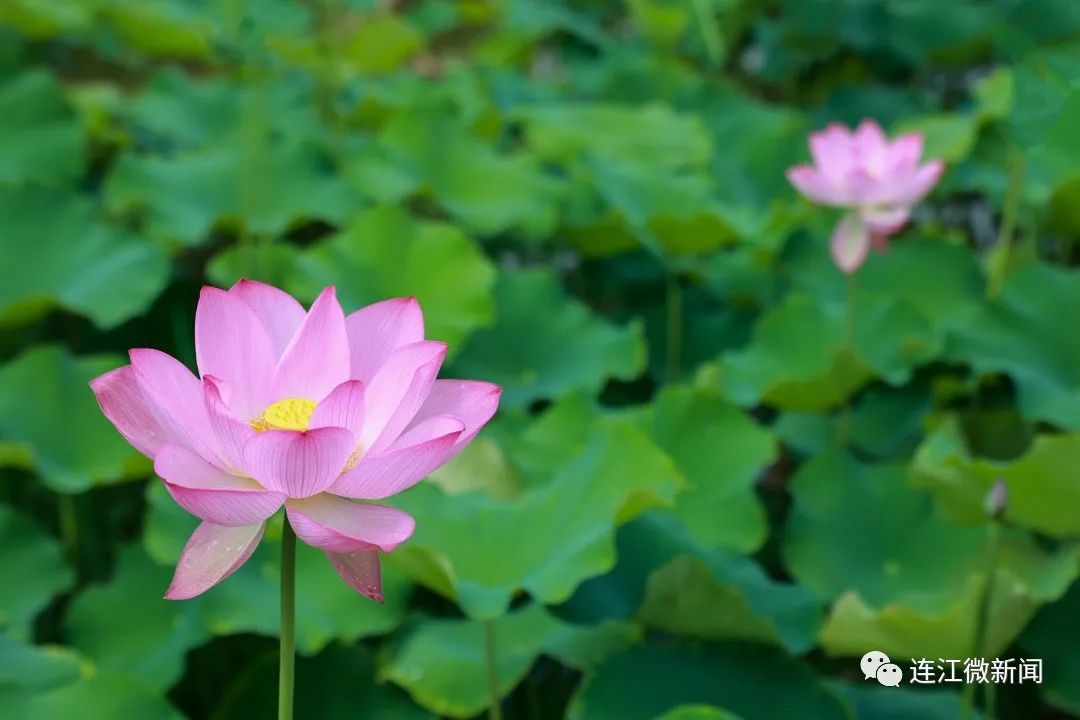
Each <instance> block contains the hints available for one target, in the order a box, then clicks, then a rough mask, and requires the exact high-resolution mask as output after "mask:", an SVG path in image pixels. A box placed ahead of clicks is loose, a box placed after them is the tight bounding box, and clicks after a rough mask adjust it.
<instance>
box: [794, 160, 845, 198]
mask: <svg viewBox="0 0 1080 720" xmlns="http://www.w3.org/2000/svg"><path fill="white" fill-rule="evenodd" d="M787 178H788V181H789V182H790V183H791V184H792V185H794V186H795V189H796V190H798V191H799V192H801V193H802V194H803V195H805V196H806V197H808V198H810V199H811V200H813V201H814V202H816V203H820V204H822V205H830V206H840V205H848V204H850V203H851V201H852V200H851V198H849V197H847V195H846V194H845V193H844V191H843V190H841V189H840V188H839V187H837V186H836V185H834V184H833V182H832V181H831V180H830V179H829V178H827V177H825V175H823V174H822V173H820V172H819V171H818V170H817V169H816V168H813V167H811V166H810V165H798V166H796V167H793V168H791V169H789V170H788V171H787Z"/></svg>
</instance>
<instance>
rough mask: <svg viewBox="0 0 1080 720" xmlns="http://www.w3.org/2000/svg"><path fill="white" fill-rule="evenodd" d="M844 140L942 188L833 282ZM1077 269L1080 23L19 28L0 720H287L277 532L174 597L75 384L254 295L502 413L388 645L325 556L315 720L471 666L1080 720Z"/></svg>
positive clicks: (727, 2) (422, 519)
mask: <svg viewBox="0 0 1080 720" xmlns="http://www.w3.org/2000/svg"><path fill="white" fill-rule="evenodd" d="M864 117H872V118H876V119H877V120H879V121H880V122H881V123H882V124H883V125H885V126H886V127H887V129H889V130H890V131H892V132H897V131H902V130H918V131H922V132H923V133H925V135H926V141H927V153H928V155H930V156H938V157H942V158H944V159H945V160H946V161H947V162H948V170H947V172H946V175H945V178H944V180H943V182H942V183H941V184H940V185H939V186H938V188H937V189H936V190H935V192H934V193H933V195H931V197H930V198H929V199H928V200H927V201H926V202H925V203H924V204H923V205H922V206H921V207H920V208H919V209H918V211H917V213H916V216H915V219H914V221H913V223H912V224H911V225H910V226H909V227H908V228H907V229H906V230H905V231H904V232H902V233H901V234H900V235H899V236H898V237H897V239H896V240H895V242H894V243H893V247H892V249H891V250H890V251H889V252H888V253H885V254H875V255H874V256H873V257H871V258H870V260H869V261H868V262H867V264H866V265H865V266H864V267H863V268H862V269H861V270H860V272H859V273H858V276H857V282H855V283H854V284H851V285H849V284H848V283H847V282H845V278H844V277H843V276H842V275H841V274H840V273H839V272H838V271H837V270H836V269H835V268H834V267H833V266H832V264H831V262H830V261H829V258H828V254H827V240H828V235H829V232H830V230H831V227H832V225H833V223H834V222H835V220H836V214H835V213H834V212H833V211H830V210H826V209H821V208H815V207H813V206H811V205H810V204H808V203H807V202H805V201H804V200H802V199H800V198H799V197H797V195H796V194H795V193H794V191H793V190H792V189H791V188H790V187H789V186H788V185H787V182H786V180H785V178H784V171H785V169H786V168H787V167H789V166H790V165H793V164H796V163H800V162H805V161H806V159H807V157H808V153H807V149H806V137H807V134H808V133H809V132H810V131H812V130H815V129H819V128H821V127H823V126H824V125H825V124H826V123H828V122H832V121H840V122H845V123H848V124H854V123H856V122H858V121H859V120H861V119H862V118H864ZM1078 240H1080V2H1076V0H1037V1H1036V0H1033V1H1030V2H1025V1H1023V0H948V1H945V0H895V1H887V0H835V1H833V0H626V1H625V2H616V1H602V0H573V1H569V2H556V1H554V0H552V1H550V2H545V1H543V0H501V1H500V0H462V1H460V2H451V1H450V0H400V1H398V2H394V1H391V0H384V1H377V0H310V1H309V2H301V1H300V0H296V1H291V0H246V1H245V0H232V1H229V0H222V1H220V2H218V1H216V0H127V1H125V0H3V2H2V3H0V465H2V466H3V469H0V716H2V717H5V718H7V717H11V718H19V719H20V720H36V719H38V718H46V719H51V718H64V719H65V720H67V719H69V718H72V717H82V718H94V719H97V718H109V719H110V720H112V719H119V720H124V719H127V718H133V719H142V718H170V717H189V718H222V719H224V718H251V717H270V716H272V714H273V708H274V706H275V702H276V698H275V694H276V673H277V658H276V652H277V650H276V632H277V630H276V628H277V622H278V621H277V612H278V608H277V579H276V573H277V570H276V568H277V556H278V542H277V538H278V537H279V536H280V521H278V523H277V525H276V526H275V525H273V524H272V525H271V527H270V529H269V530H268V532H267V539H266V540H265V541H264V542H263V545H262V547H261V548H260V550H259V551H258V553H257V554H256V555H255V556H254V558H253V559H252V561H251V562H249V563H248V564H247V565H246V566H245V567H244V568H243V569H242V570H241V571H240V572H238V573H237V574H236V575H234V576H233V577H231V578H230V579H229V580H227V581H226V582H224V583H223V584H221V585H219V586H218V587H216V588H214V589H213V590H211V591H210V592H208V593H207V594H206V595H205V596H203V597H200V598H198V599H196V600H192V601H187V602H167V601H164V600H163V599H162V594H163V592H164V590H165V588H166V586H167V584H168V581H169V578H170V576H171V573H172V566H173V563H174V561H175V559H176V557H177V554H178V551H179V549H180V547H181V546H182V544H183V542H184V540H185V539H186V537H187V535H188V533H189V532H190V530H191V529H192V528H193V527H194V525H195V522H196V521H195V519H194V518H192V517H190V516H188V515H187V514H186V513H185V512H184V511H182V510H180V509H179V508H177V507H176V506H175V505H174V504H173V503H172V501H171V500H170V499H169V498H168V496H167V494H166V493H165V492H164V491H163V489H162V487H161V484H160V482H159V481H157V480H156V479H155V478H154V477H153V474H152V470H151V468H150V464H149V462H148V461H146V460H145V459H144V458H142V457H140V456H138V455H136V454H135V453H134V451H133V450H132V449H131V448H129V447H128V446H127V445H126V444H125V443H124V441H123V440H122V438H121V437H120V436H119V434H118V433H116V432H115V431H114V430H113V428H112V427H111V426H110V425H109V424H108V423H107V422H106V420H105V419H104V418H103V417H102V416H101V414H100V412H99V410H98V409H97V406H96V403H95V401H94V398H93V396H92V394H91V393H90V391H89V389H88V387H87V381H88V380H89V379H90V378H91V377H93V376H94V375H96V374H98V373H101V372H103V371H105V370H107V369H110V368H113V367H116V366H118V365H120V364H122V363H124V362H126V361H125V359H124V352H125V351H126V349H127V348H129V347H140V346H146V347H156V348H160V349H162V350H165V351H167V352H169V353H171V354H173V355H175V356H176V357H179V358H181V359H182V360H183V361H185V362H186V363H188V364H189V365H192V366H193V365H194V353H193V330H192V325H193V316H194V309H195V303H196V299H197V296H198V290H199V287H200V286H201V285H202V284H203V283H212V284H216V285H224V286H227V285H229V284H231V283H232V282H233V281H235V280H236V279H237V278H239V277H242V276H246V277H253V278H258V279H262V280H266V281H269V282H272V283H275V284H277V285H279V286H281V287H284V288H285V289H287V290H288V291H290V292H292V293H294V294H296V295H297V296H298V297H300V298H302V299H303V300H304V301H305V302H309V301H310V300H311V299H312V298H313V297H314V296H315V294H316V293H317V292H318V290H319V289H321V288H322V287H323V286H324V285H327V284H330V283H334V284H336V285H337V287H338V290H339V296H340V297H341V299H342V303H343V304H344V305H345V307H346V310H347V311H351V310H353V309H356V308H357V307H359V306H361V305H363V304H366V303H369V302H372V301H375V300H379V299H382V298H386V297H391V296H400V295H409V294H414V295H416V296H417V297H418V298H419V299H420V301H421V303H422V306H423V308H424V311H425V313H426V317H427V321H428V329H429V335H430V336H432V337H434V338H436V339H440V340H444V341H447V342H449V343H450V344H451V357H450V359H449V362H448V365H447V367H446V369H445V372H444V376H447V377H467V378H481V379H485V380H491V381H495V382H498V383H501V384H502V385H503V386H504V387H505V392H504V394H503V403H502V407H501V410H500V413H499V415H498V416H497V418H496V420H495V421H493V423H492V424H491V425H490V426H489V429H487V430H486V431H485V432H484V433H482V434H481V435H480V437H479V438H478V439H477V440H476V441H475V442H474V443H473V444H472V446H471V447H470V448H469V449H468V451H467V452H465V453H464V454H463V455H462V456H461V457H460V458H459V459H457V460H456V461H455V462H454V463H453V464H452V465H450V466H449V467H447V468H445V469H443V470H441V471H439V472H438V473H437V474H436V475H435V476H434V477H433V478H432V480H431V481H430V482H425V483H422V484H421V485H419V486H417V487H416V488H415V489H413V490H411V491H409V492H408V493H406V494H405V495H403V496H400V497H398V498H396V499H395V501H396V502H397V503H398V504H399V505H400V506H401V507H403V508H405V509H407V510H408V511H409V512H410V513H412V514H413V515H414V516H415V517H416V519H417V521H418V529H417V532H416V534H415V536H414V537H413V539H412V540H410V542H409V543H408V544H406V545H405V546H404V547H402V548H401V549H399V550H398V551H396V552H395V553H394V554H393V555H391V556H389V558H387V561H386V563H385V566H386V570H385V586H386V598H387V599H386V602H385V604H384V605H382V606H378V605H376V604H374V603H372V602H369V601H367V600H365V599H363V598H361V597H360V596H358V595H356V594H354V593H353V592H352V591H351V590H349V589H348V588H347V587H346V586H345V585H344V584H343V583H341V582H340V581H339V580H338V579H337V577H336V576H335V575H334V574H333V572H332V570H331V569H330V568H329V566H328V565H327V563H325V562H324V561H323V558H321V557H320V556H319V553H317V552H315V551H311V550H309V549H308V548H306V547H305V546H301V551H300V556H299V578H298V592H299V607H298V612H299V618H298V630H297V634H298V637H297V643H298V649H299V651H300V653H301V658H300V660H299V663H298V699H297V703H298V705H297V716H298V717H299V718H305V719H306V718H357V717H363V718H367V719H369V720H370V719H377V720H411V719H412V718H433V717H448V718H469V717H476V716H481V715H483V713H484V712H485V711H486V708H487V707H488V705H489V697H488V692H487V689H486V684H485V682H486V681H485V678H486V669H485V662H484V657H485V655H484V645H483V638H484V628H485V624H488V623H490V625H488V627H490V628H491V629H493V631H494V636H495V639H496V649H497V653H496V657H497V663H496V668H495V670H496V673H497V677H498V681H499V684H500V689H501V691H502V692H504V693H505V695H506V698H505V701H504V703H503V710H504V716H505V717H507V718H510V719H513V720H516V719H518V718H521V719H524V720H542V719H546V718H562V717H569V718H575V719H582V720H609V719H610V720H637V719H641V720H655V719H657V718H661V717H662V718H665V719H666V720H673V719H675V718H680V719H682V720H688V719H691V718H696V719H699V720H702V719H711V720H720V719H723V720H734V719H736V718H741V719H742V720H787V719H798V720H804V719H811V720H817V719H819V718H820V719H821V720H833V719H836V720H844V719H847V720H897V719H900V718H913V719H925V718H928V719H931V720H936V719H938V718H941V719H945V718H960V717H962V713H963V704H964V700H963V697H962V691H963V687H962V686H960V685H956V684H944V683H943V684H934V685H932V686H928V687H924V686H920V685H912V684H911V683H909V682H907V679H908V678H910V664H911V659H912V658H914V659H919V658H924V657H925V658H929V659H932V660H935V661H936V660H937V659H938V658H943V659H950V658H951V659H959V660H963V659H965V658H968V657H978V656H986V657H987V658H993V657H1001V658H1040V659H1042V660H1043V664H1044V675H1043V682H1042V683H1041V684H1034V683H1031V682H1028V683H1025V684H1023V685H1020V684H1014V685H1011V686H1008V687H1006V686H1000V687H999V688H998V692H997V705H998V708H997V710H998V712H997V716H998V717H1001V718H1008V719H1011V720H1036V719H1044V720H1045V719H1049V718H1065V717H1080V653H1078V651H1077V650H1076V647H1077V645H1078V644H1080V621H1078V620H1077V617H1080V586H1077V584H1076V579H1077V574H1078V564H1077V548H1076V543H1075V539H1076V536H1077V534H1078V532H1080V479H1078V475H1077V470H1078V465H1080V333H1077V331H1076V329H1075V324H1076V321H1077V317H1078V315H1080V274H1078V273H1077V271H1076V270H1075V269H1074V266H1075V265H1076V263H1077V259H1078V253H1077V241H1078ZM849 309H850V310H851V311H852V314H851V315H850V316H849V315H848V311H849ZM849 320H850V328H851V329H850V332H848V331H846V330H845V327H846V326H847V323H848V322H849ZM998 478H1001V479H1003V480H1004V482H1005V483H1006V484H1007V486H1008V489H1009V504H1008V507H1007V510H1006V512H1005V516H1004V519H1003V521H1002V522H1000V523H995V522H992V521H991V520H990V519H989V518H988V516H987V514H986V512H985V511H984V509H983V498H984V496H985V494H986V492H987V489H988V488H989V487H990V486H991V484H992V483H993V482H994V481H995V479H998ZM995 548H997V551H995ZM991 578H992V580H991ZM988 587H989V588H992V593H991V594H990V597H991V598H992V600H991V601H990V604H989V606H988V612H987V617H988V625H987V627H988V632H987V633H986V638H985V639H986V647H985V648H982V651H981V652H980V650H979V649H977V648H975V646H974V642H975V640H974V637H975V625H976V616H977V615H978V612H977V610H978V607H979V605H980V603H981V602H983V599H984V598H985V597H986V596H987V593H986V590H987V588H988ZM871 649H877V650H882V651H885V652H886V653H888V654H889V655H890V656H891V657H892V658H893V660H894V661H896V662H897V663H898V664H900V666H901V667H902V668H903V669H904V673H905V682H904V684H903V685H902V686H901V687H900V688H886V687H881V686H879V685H877V684H876V683H874V682H873V681H872V680H870V681H864V680H863V677H862V674H861V673H860V672H859V669H858V659H859V657H860V656H861V655H862V654H863V653H864V652H866V651H868V650H871ZM1070 713H1073V714H1070Z"/></svg>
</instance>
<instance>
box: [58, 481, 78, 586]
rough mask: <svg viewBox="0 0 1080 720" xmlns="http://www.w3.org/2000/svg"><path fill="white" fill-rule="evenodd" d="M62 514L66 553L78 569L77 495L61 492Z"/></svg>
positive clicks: (61, 530) (59, 510)
mask: <svg viewBox="0 0 1080 720" xmlns="http://www.w3.org/2000/svg"><path fill="white" fill-rule="evenodd" d="M57 510H58V512H59V514H60V540H61V542H62V544H63V546H64V554H66V555H67V559H68V562H69V563H71V567H72V568H74V569H75V570H76V571H77V570H78V567H79V563H78V559H79V518H78V515H77V514H76V512H75V496H74V495H68V494H67V493H61V494H60V499H59V507H58V508H57Z"/></svg>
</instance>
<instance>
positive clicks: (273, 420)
mask: <svg viewBox="0 0 1080 720" xmlns="http://www.w3.org/2000/svg"><path fill="white" fill-rule="evenodd" d="M313 412H315V402H314V401H313V400H308V399H306V398H286V399H284V400H278V401H277V402H276V403H274V404H272V405H268V406H267V408H266V409H265V410H263V411H262V415H260V416H259V417H257V418H255V419H254V420H252V421H251V422H250V423H249V424H250V425H251V427H253V428H255V430H257V431H258V432H262V431H264V430H307V429H308V424H309V423H310V422H311V414H312V413H313Z"/></svg>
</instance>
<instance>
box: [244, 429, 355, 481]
mask: <svg viewBox="0 0 1080 720" xmlns="http://www.w3.org/2000/svg"><path fill="white" fill-rule="evenodd" d="M355 446H356V441H355V439H354V438H353V435H352V433H350V432H349V431H348V430H345V429H343V428H334V427H326V428H316V429H315V430H306V431H301V430H267V431H266V432H262V433H258V434H256V435H255V437H253V438H251V439H250V440H248V442H247V445H245V446H244V462H245V466H246V467H247V470H248V472H249V473H251V475H253V476H254V477H255V479H256V480H258V481H259V483H260V484H261V485H262V486H263V487H265V488H266V489H267V490H275V491H277V492H281V493H285V494H286V495H288V496H289V497H293V498H303V497H309V496H311V495H315V494H317V493H320V492H322V491H323V490H325V489H326V488H328V487H329V486H330V484H331V483H332V482H334V480H335V479H336V478H337V476H338V475H339V474H340V473H341V471H342V469H343V468H344V467H345V461H346V460H348V459H349V455H350V454H352V451H353V448H354V447H355Z"/></svg>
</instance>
